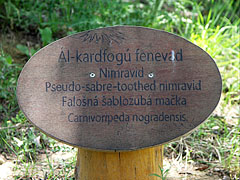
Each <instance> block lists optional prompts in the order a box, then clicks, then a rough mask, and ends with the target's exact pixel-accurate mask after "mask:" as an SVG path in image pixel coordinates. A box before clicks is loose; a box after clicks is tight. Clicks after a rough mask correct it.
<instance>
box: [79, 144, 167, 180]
mask: <svg viewBox="0 0 240 180" xmlns="http://www.w3.org/2000/svg"><path fill="white" fill-rule="evenodd" d="M163 147H164V146H163V145H161V146H158V147H152V148H147V149H143V150H137V151H129V152H98V151H92V150H85V149H81V148H79V149H78V155H77V164H76V169H75V176H76V180H148V179H149V180H157V178H156V177H154V176H150V174H152V173H157V174H160V173H161V172H160V169H159V167H158V166H160V167H161V168H162V167H163Z"/></svg>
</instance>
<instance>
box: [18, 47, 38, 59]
mask: <svg viewBox="0 0 240 180" xmlns="http://www.w3.org/2000/svg"><path fill="white" fill-rule="evenodd" d="M17 49H18V50H19V51H20V52H22V53H23V54H25V55H26V56H27V57H28V58H30V57H31V56H33V55H34V54H35V53H36V52H37V51H36V50H35V49H34V48H29V47H27V46H25V45H22V44H18V45H17Z"/></svg>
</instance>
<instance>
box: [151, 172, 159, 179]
mask: <svg viewBox="0 0 240 180" xmlns="http://www.w3.org/2000/svg"><path fill="white" fill-rule="evenodd" d="M149 176H157V177H160V178H161V176H159V175H158V174H155V173H154V174H150V175H149Z"/></svg>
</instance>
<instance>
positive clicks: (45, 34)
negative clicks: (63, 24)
mask: <svg viewBox="0 0 240 180" xmlns="http://www.w3.org/2000/svg"><path fill="white" fill-rule="evenodd" d="M39 31H40V34H41V39H42V43H43V46H46V45H47V44H49V43H50V42H52V30H51V28H49V27H46V28H44V29H39Z"/></svg>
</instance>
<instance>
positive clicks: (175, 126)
mask: <svg viewBox="0 0 240 180" xmlns="http://www.w3.org/2000/svg"><path fill="white" fill-rule="evenodd" d="M221 87H222V83H221V76H220V73H219V70H218V68H217V66H216V64H215V62H214V60H213V59H212V58H211V57H210V56H209V55H208V54H207V53H206V52H205V51H203V50H202V49H201V48H199V47H198V46H196V45H194V44H192V43H191V42H189V41H187V40H185V39H183V38H181V37H179V36H176V35H174V34H171V33H168V32H164V31H159V30H155V29H149V28H143V27H131V26H116V27H108V28H101V29H96V30H90V31H85V32H81V33H78V34H74V35H71V36H68V37H65V38H62V39H60V40H58V41H56V42H53V43H51V44H50V45H48V46H46V47H45V48H43V49H41V50H40V51H39V52H37V53H36V54H35V55H34V56H33V57H32V58H31V59H30V60H29V61H28V62H27V64H26V65H25V67H24V69H23V70H22V72H21V74H20V77H19V79H18V86H17V97H18V103H19V105H20V108H21V109H22V111H23V112H24V114H25V116H26V117H27V118H28V119H29V120H30V121H31V122H32V123H33V124H34V125H36V126H37V127H38V128H40V129H41V130H42V131H43V132H44V133H46V134H48V135H50V136H52V137H54V138H56V139H58V140H61V141H63V142H65V143H68V144H71V145H75V146H78V147H83V148H88V149H95V150H110V151H124V150H135V149H140V148H145V147H150V146H155V145H159V144H163V143H166V142H168V141H171V140H173V139H175V138H177V137H179V136H182V135H184V134H186V133H188V132H190V131H191V130H193V129H194V128H196V127H197V126H198V125H200V124H201V123H202V122H203V121H204V120H205V119H206V118H208V116H209V115H210V114H211V113H212V111H213V110H214V109H215V107H216V106H217V104H218V102H219V99H220V95H221Z"/></svg>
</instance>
